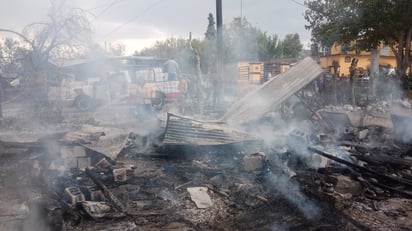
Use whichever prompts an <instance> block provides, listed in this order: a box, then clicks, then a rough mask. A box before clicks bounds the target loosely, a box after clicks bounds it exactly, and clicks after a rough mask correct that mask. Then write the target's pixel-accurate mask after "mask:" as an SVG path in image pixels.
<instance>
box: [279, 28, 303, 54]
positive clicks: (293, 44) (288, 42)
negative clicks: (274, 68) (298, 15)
mask: <svg viewBox="0 0 412 231" xmlns="http://www.w3.org/2000/svg"><path fill="white" fill-rule="evenodd" d="M302 47H303V45H302V44H301V43H300V39H299V35H298V34H297V33H296V34H287V35H286V36H285V39H284V40H283V42H282V48H283V53H282V56H283V57H285V58H297V57H298V56H299V53H300V52H301V51H302Z"/></svg>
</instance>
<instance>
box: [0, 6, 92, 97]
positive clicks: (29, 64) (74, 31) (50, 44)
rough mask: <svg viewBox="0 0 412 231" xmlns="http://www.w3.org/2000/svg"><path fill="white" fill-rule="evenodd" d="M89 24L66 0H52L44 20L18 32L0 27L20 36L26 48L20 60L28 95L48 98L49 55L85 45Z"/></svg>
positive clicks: (79, 10) (84, 46)
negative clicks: (22, 58)
mask: <svg viewBox="0 0 412 231" xmlns="http://www.w3.org/2000/svg"><path fill="white" fill-rule="evenodd" d="M91 31H92V29H91V24H90V22H89V20H88V18H87V13H86V12H85V11H84V10H81V9H78V8H72V7H69V6H68V5H67V2H66V1H65V0H52V1H51V7H50V9H49V12H48V14H47V20H46V21H45V22H36V23H31V24H29V25H27V26H25V28H24V29H23V30H22V31H21V32H19V31H14V30H10V29H4V28H0V32H7V33H11V34H13V35H14V37H17V38H20V39H21V40H22V42H24V43H23V44H24V45H23V46H24V47H25V48H26V49H27V50H28V52H27V55H26V56H25V57H24V60H23V61H22V64H23V68H24V73H25V74H24V77H25V78H24V79H23V81H24V82H25V83H26V86H27V89H28V96H29V98H30V99H33V100H38V101H46V100H47V72H48V69H49V67H50V66H49V61H50V59H51V58H52V57H54V58H57V57H59V56H62V54H63V53H62V51H65V53H68V52H70V51H79V50H82V49H86V47H87V46H88V45H89V44H90V41H91Z"/></svg>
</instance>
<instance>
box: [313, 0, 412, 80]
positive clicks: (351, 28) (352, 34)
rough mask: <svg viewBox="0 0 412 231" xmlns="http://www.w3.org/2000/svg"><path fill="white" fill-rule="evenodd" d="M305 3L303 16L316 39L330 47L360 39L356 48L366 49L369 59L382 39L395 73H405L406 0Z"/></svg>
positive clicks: (409, 32)
mask: <svg viewBox="0 0 412 231" xmlns="http://www.w3.org/2000/svg"><path fill="white" fill-rule="evenodd" d="M305 4H306V6H307V7H308V10H307V11H306V13H305V19H306V21H307V22H308V23H309V25H306V28H307V29H310V30H311V31H312V36H313V39H314V40H315V41H316V42H319V43H320V44H322V45H323V46H329V47H330V46H331V45H332V44H333V43H334V42H338V43H341V44H345V43H346V44H349V43H350V42H351V41H354V40H357V41H361V43H357V45H358V46H360V47H358V48H360V49H363V50H370V51H371V56H372V57H371V58H372V60H373V61H372V62H374V61H375V62H376V58H378V57H379V55H378V54H377V49H378V48H379V46H380V45H381V42H383V43H384V44H385V45H389V46H390V48H391V49H392V51H393V52H394V53H395V56H396V58H397V73H398V75H400V76H401V75H405V72H406V70H407V68H408V66H410V65H411V64H410V62H411V59H410V56H411V52H410V49H411V45H410V44H411V36H412V18H411V17H410V12H411V11H412V4H411V3H410V1H409V0H363V1H359V0H328V1H326V0H321V1H306V2H305ZM376 56H377V57H376ZM372 66H376V63H375V64H374V63H372ZM372 68H373V67H372ZM375 68H376V67H375ZM372 72H374V71H373V70H372Z"/></svg>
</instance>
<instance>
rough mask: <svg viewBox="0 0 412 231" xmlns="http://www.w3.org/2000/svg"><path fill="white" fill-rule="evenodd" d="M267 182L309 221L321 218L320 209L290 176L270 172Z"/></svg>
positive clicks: (266, 178) (266, 177)
mask: <svg viewBox="0 0 412 231" xmlns="http://www.w3.org/2000/svg"><path fill="white" fill-rule="evenodd" d="M272 169H273V168H272ZM265 180H266V181H265V182H266V184H267V186H270V187H271V188H272V189H273V190H275V191H276V192H278V193H280V194H281V195H282V196H283V197H284V198H285V199H287V200H288V201H289V202H290V203H291V204H293V205H295V206H296V207H297V208H298V209H299V211H300V212H302V214H303V215H304V216H305V217H306V218H307V219H310V220H313V219H315V218H316V217H318V216H319V211H320V210H319V207H318V206H317V205H316V203H315V202H314V201H312V200H311V199H309V198H308V197H307V196H306V195H305V194H304V193H303V192H302V191H301V189H300V187H299V184H298V183H297V182H296V181H293V180H292V179H291V178H289V176H287V175H285V174H283V173H281V172H277V173H276V174H275V173H272V172H268V173H267V175H266V176H265Z"/></svg>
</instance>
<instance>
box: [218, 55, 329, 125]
mask: <svg viewBox="0 0 412 231" xmlns="http://www.w3.org/2000/svg"><path fill="white" fill-rule="evenodd" d="M322 72H323V70H322V68H321V67H320V66H319V65H318V64H317V63H316V61H315V60H313V59H312V58H310V57H307V58H305V59H303V60H302V61H300V62H299V63H298V64H296V66H294V67H293V68H291V69H290V70H288V71H286V72H284V73H281V74H279V75H278V76H276V77H274V78H273V79H271V80H269V81H267V82H266V83H265V84H263V85H261V86H260V87H259V88H257V89H256V90H254V91H252V92H250V93H249V94H247V95H246V96H244V97H243V98H241V99H240V100H239V101H237V102H236V103H235V104H233V106H232V107H230V108H229V110H228V111H227V112H226V114H225V115H224V116H223V117H222V118H221V121H222V122H226V123H228V124H231V125H236V124H243V123H246V122H250V121H253V120H257V119H259V118H261V117H262V116H263V115H264V114H266V113H268V112H270V111H272V110H274V109H275V108H276V107H277V106H279V105H280V104H281V103H282V102H283V101H285V100H286V99H287V98H289V97H290V96H292V95H293V94H295V93H296V92H298V91H299V90H301V89H302V88H303V87H305V86H306V85H307V84H309V83H310V82H311V81H313V80H314V79H315V78H316V77H318V76H319V75H320V74H321V73H322Z"/></svg>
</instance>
